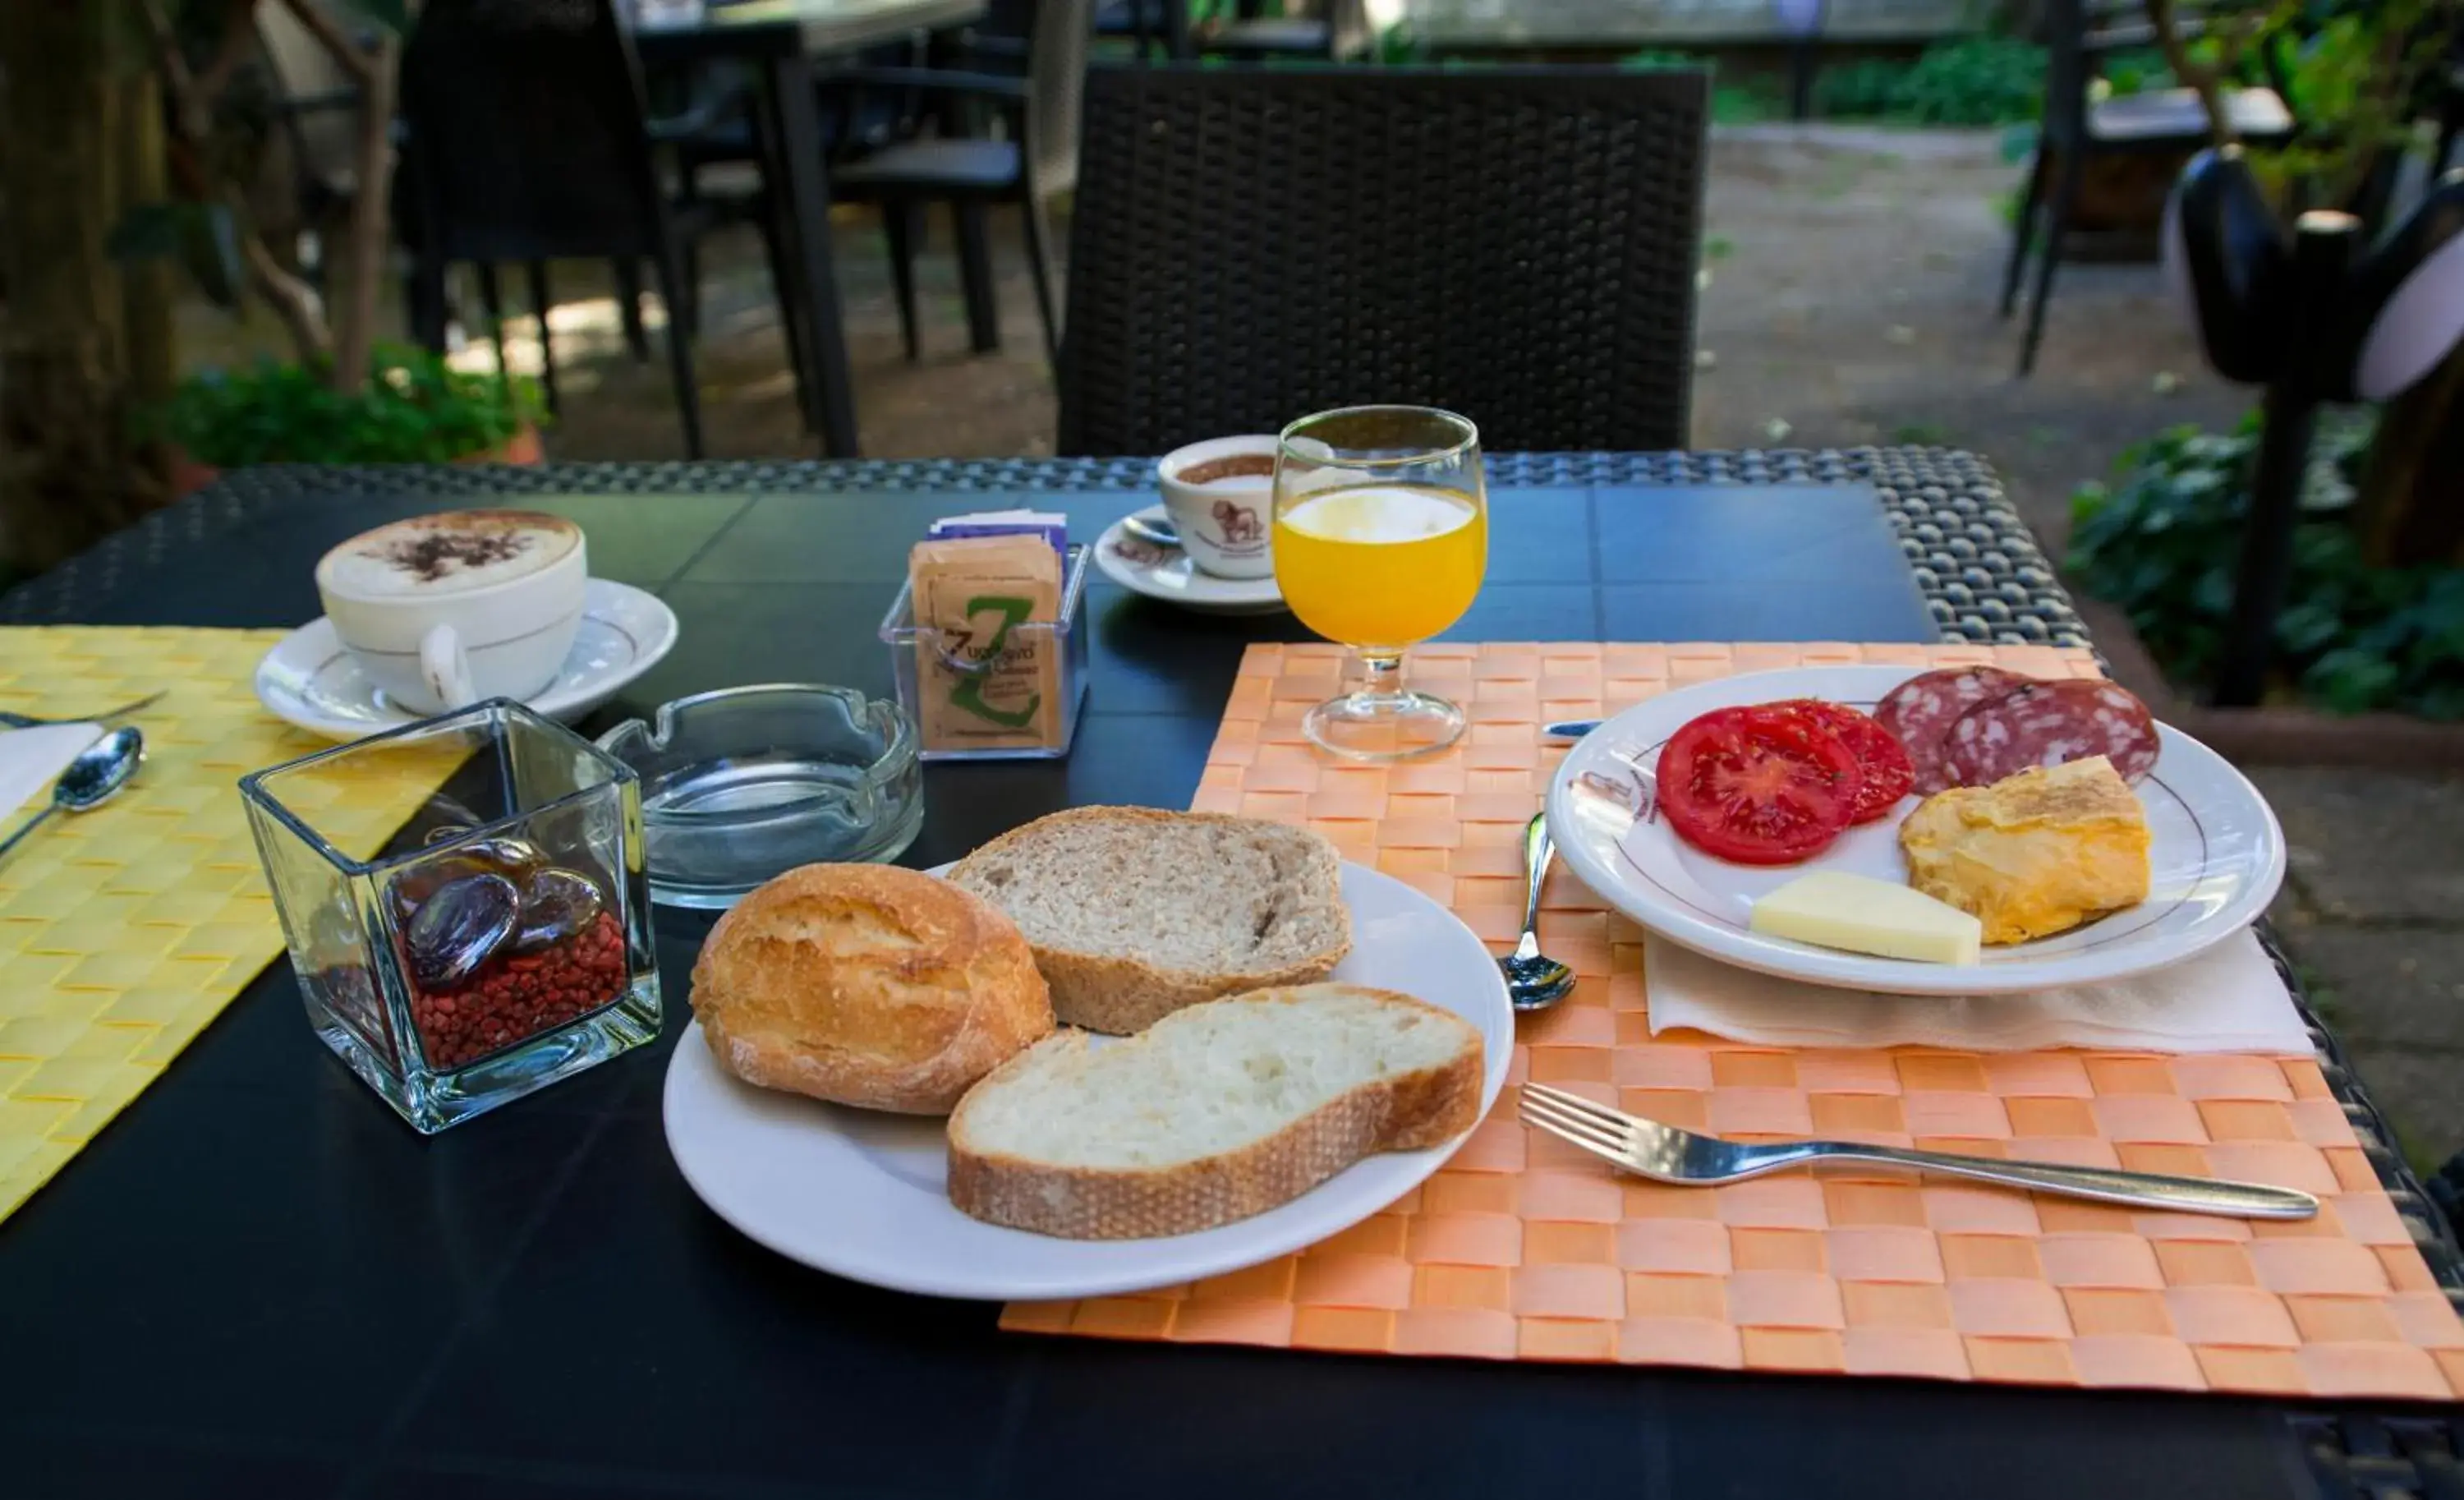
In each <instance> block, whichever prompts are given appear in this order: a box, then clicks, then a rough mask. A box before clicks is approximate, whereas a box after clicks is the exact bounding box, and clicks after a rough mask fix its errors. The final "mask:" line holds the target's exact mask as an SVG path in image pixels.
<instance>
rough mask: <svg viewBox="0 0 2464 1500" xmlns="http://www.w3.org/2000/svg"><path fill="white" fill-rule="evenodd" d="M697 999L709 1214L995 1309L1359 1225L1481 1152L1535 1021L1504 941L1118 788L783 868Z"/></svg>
mask: <svg viewBox="0 0 2464 1500" xmlns="http://www.w3.org/2000/svg"><path fill="white" fill-rule="evenodd" d="M944 875H946V877H947V878H942V876H944ZM693 1007H694V1010H695V1013H696V1019H695V1021H694V1023H693V1026H690V1027H689V1028H688V1029H687V1031H686V1034H685V1036H684V1037H683V1039H682V1040H681V1041H680V1042H679V1043H678V1045H677V1048H676V1051H675V1055H674V1058H673V1060H672V1061H671V1064H670V1067H669V1071H668V1079H667V1092H666V1101H665V1102H666V1117H667V1129H668V1143H669V1148H670V1150H671V1153H672V1154H673V1156H674V1157H675V1159H676V1164H677V1166H678V1167H679V1169H680V1170H681V1171H682V1172H683V1174H684V1177H685V1179H686V1180H687V1182H688V1183H690V1184H691V1185H692V1187H693V1190H694V1192H695V1193H697V1194H698V1195H699V1196H700V1197H701V1199H702V1200H703V1202H707V1203H708V1204H709V1205H710V1206H711V1207H712V1208H713V1209H714V1210H715V1211H716V1212H717V1213H718V1214H719V1216H720V1217H721V1218H724V1219H725V1220H727V1221H728V1222H729V1223H730V1224H734V1225H735V1226H736V1227H737V1229H739V1230H741V1231H742V1232H743V1233H744V1234H746V1235H747V1236H749V1237H750V1238H752V1239H754V1240H756V1241H758V1242H759V1243H760V1244H762V1245H765V1246H769V1247H770V1248H772V1249H774V1250H777V1251H778V1252H780V1253H781V1254H782V1255H785V1256H788V1257H790V1258H791V1259H794V1260H797V1261H801V1262H803V1264H805V1265H808V1266H812V1267H815V1268H819V1269H822V1270H825V1271H830V1272H832V1273H834V1274H838V1275H842V1276H847V1277H849V1278H851V1279H853V1280H857V1281H864V1282H869V1283H872V1284H874V1285H877V1286H883V1287H889V1288H893V1289H896V1290H904V1291H912V1292H919V1293H924V1294H927V1295H934V1296H952V1297H973V1298H986V1299H1011V1298H1017V1299H1030V1300H1031V1299H1042V1298H1058V1297H1078V1296H1094V1295H1101V1294H1105V1293H1110V1292H1119V1291H1132V1290H1145V1289H1149V1288H1155V1287H1166V1286H1174V1285H1177V1284H1180V1283H1184V1282H1189V1281H1194V1280H1198V1279H1199V1278H1202V1277H1206V1276H1211V1275H1216V1274H1220V1273H1221V1272H1224V1271H1229V1270H1235V1269H1238V1268H1242V1267H1244V1266H1250V1265H1254V1264H1256V1263H1258V1262H1260V1261H1264V1260H1269V1259H1272V1258H1273V1257H1275V1256H1277V1255H1282V1254H1286V1253H1288V1252H1290V1251H1292V1250H1296V1249H1300V1248H1302V1247H1304V1246H1309V1245H1311V1244H1314V1243H1315V1242H1317V1241H1319V1240H1322V1239H1325V1238H1326V1237H1328V1236H1329V1235H1331V1234H1334V1233H1336V1232H1337V1231H1339V1230H1342V1229H1344V1228H1346V1227H1348V1226H1350V1225H1351V1224H1355V1223H1358V1222H1359V1221H1360V1220H1362V1219H1365V1218H1368V1217H1369V1216H1370V1215H1372V1214H1375V1213H1376V1212H1377V1211H1378V1210H1379V1209H1382V1208H1384V1207H1386V1206H1387V1205H1388V1204H1390V1203H1392V1202H1395V1201H1396V1200H1397V1199H1398V1198H1400V1197H1402V1196H1403V1195H1404V1194H1405V1193H1407V1192H1409V1191H1410V1190H1411V1189H1412V1188H1413V1187H1414V1186H1416V1185H1417V1184H1419V1181H1420V1180H1422V1179H1424V1178H1426V1177H1427V1176H1428V1175H1429V1174H1430V1173H1432V1172H1434V1171H1436V1170H1437V1168H1438V1167H1439V1166H1440V1165H1441V1163H1442V1162H1443V1161H1444V1160H1445V1158H1447V1157H1448V1156H1450V1155H1451V1154H1452V1153H1453V1152H1454V1150H1455V1149H1456V1148H1457V1147H1458V1146H1459V1145H1461V1143H1462V1141H1463V1136H1465V1135H1467V1134H1468V1133H1469V1131H1470V1129H1471V1128H1472V1126H1473V1125H1474V1124H1476V1123H1477V1122H1478V1121H1479V1120H1480V1118H1481V1117H1482V1116H1484V1115H1485V1114H1486V1113H1487V1111H1488V1109H1489V1106H1490V1105H1491V1104H1493V1103H1494V1102H1495V1101H1496V1098H1497V1094H1498V1092H1499V1090H1500V1089H1501V1088H1502V1087H1503V1085H1504V1083H1505V1080H1506V1070H1507V1063H1508V1061H1509V1059H1510V1056H1511V1053H1512V1049H1513V1041H1514V1022H1513V1012H1512V1010H1511V1009H1510V1007H1509V1006H1508V1004H1507V997H1506V989H1505V984H1504V982H1503V980H1502V979H1501V977H1500V975H1499V973H1498V969H1497V964H1496V962H1495V960H1493V959H1492V958H1491V956H1490V955H1489V953H1488V950H1487V949H1486V947H1485V945H1484V944H1483V943H1482V942H1481V941H1480V939H1479V938H1478V937H1474V936H1473V935H1472V933H1471V932H1470V930H1469V929H1468V928H1466V927H1464V926H1463V923H1462V922H1461V921H1459V920H1457V919H1456V917H1455V916H1454V915H1452V914H1451V913H1449V912H1447V911H1446V910H1445V909H1444V908H1443V907H1441V906H1439V905H1438V904H1437V903H1436V902H1434V901H1432V900H1430V899H1429V898H1428V897H1426V896H1424V895H1422V894H1421V893H1419V892H1418V891H1416V890H1414V889H1413V888H1412V887H1410V886H1408V885H1406V884H1404V883H1403V882H1401V881H1399V880H1396V879H1394V878H1392V877H1391V876H1387V875H1383V874H1379V873H1378V872H1376V871H1372V870H1367V869H1363V868H1361V867H1359V866H1356V865H1348V864H1343V863H1341V862H1340V861H1339V860H1337V859H1336V857H1335V854H1334V851H1333V849H1331V847H1330V846H1328V845H1327V844H1326V843H1325V842H1324V841H1323V840H1321V839H1318V838H1317V837H1316V836H1315V835H1313V834H1309V833H1307V832H1305V831H1303V830H1299V829H1292V828H1287V827H1280V826H1277V825H1272V824H1264V823H1256V822H1252V821H1249V820H1243V819H1235V818H1221V817H1213V816H1207V815H1199V814H1172V813H1156V812H1151V811H1146V810H1144V809H1129V808H1084V809H1077V810H1075V811H1072V812H1067V813H1061V814H1056V815H1054V816H1053V817H1051V818H1046V819H1043V820H1039V822H1037V823H1035V824H1031V825H1029V826H1028V827H1025V828H1023V829H1020V830H1018V831H1017V832H1015V833H1013V834H1010V835H1006V836H1004V837H1003V838H1001V839H998V840H995V841H994V842H993V843H991V844H989V845H986V846H985V847H984V848H983V849H979V850H978V851H977V852H976V853H975V854H973V855H971V856H969V858H968V859H966V860H963V861H960V862H959V863H958V864H957V866H955V867H951V868H950V869H948V870H947V871H941V872H936V874H934V875H925V874H918V873H916V872H914V871H903V870H895V869H890V868H887V867H878V866H815V867H808V868H807V869H806V870H805V871H792V872H790V873H789V874H787V875H784V876H781V877H780V879H779V880H777V881H774V882H772V883H771V885H769V886H766V887H764V888H762V890H760V891H758V892H756V893H754V894H752V895H750V896H748V897H746V898H745V900H744V901H743V902H742V903H740V904H739V905H738V906H737V908H736V909H735V910H734V911H732V912H731V913H730V914H729V915H728V916H727V917H725V918H723V919H722V921H721V922H720V924H719V926H718V928H717V929H715V931H714V932H713V933H712V935H711V938H710V941H709V942H708V943H707V944H706V945H705V947H704V949H703V954H702V958H701V960H700V962H699V963H697V964H696V966H695V969H694V976H693ZM1056 1018H1057V1020H1058V1022H1059V1026H1058V1027H1057V1028H1056V1026H1055V1022H1056Z"/></svg>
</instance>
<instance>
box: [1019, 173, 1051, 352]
mask: <svg viewBox="0 0 2464 1500" xmlns="http://www.w3.org/2000/svg"><path fill="white" fill-rule="evenodd" d="M1019 211H1020V213H1021V214H1023V216H1024V218H1025V220H1026V266H1027V271H1028V274H1029V275H1031V276H1033V277H1034V278H1035V311H1036V316H1037V317H1039V318H1041V319H1043V320H1044V354H1045V358H1046V359H1048V360H1050V361H1051V362H1052V364H1053V365H1054V367H1055V368H1058V367H1059V366H1060V364H1061V314H1060V311H1059V309H1057V308H1056V307H1055V306H1054V305H1053V294H1052V226H1051V225H1049V224H1047V223H1045V218H1044V205H1043V204H1042V203H1041V202H1039V201H1037V199H1036V197H1035V195H1034V194H1033V193H1029V194H1027V195H1026V196H1025V197H1024V198H1023V199H1022V200H1021V201H1020V203H1019Z"/></svg>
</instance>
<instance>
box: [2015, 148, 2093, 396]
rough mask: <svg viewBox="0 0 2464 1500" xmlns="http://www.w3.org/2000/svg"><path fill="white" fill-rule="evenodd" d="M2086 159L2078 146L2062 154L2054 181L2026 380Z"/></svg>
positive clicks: (2023, 367) (2031, 309) (2031, 315)
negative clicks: (2058, 170)
mask: <svg viewBox="0 0 2464 1500" xmlns="http://www.w3.org/2000/svg"><path fill="white" fill-rule="evenodd" d="M2086 156H2087V153H2086V152H2084V151H2082V150H2080V149H2079V147H2078V146H2077V145H2076V144H2074V145H2073V146H2072V147H2071V148H2070V149H2069V150H2066V151H2064V152H2063V153H2062V165H2061V172H2060V175H2059V176H2057V178H2055V180H2054V196H2053V201H2052V202H2051V203H2050V204H2048V205H2047V206H2046V207H2047V212H2046V214H2045V243H2044V246H2043V247H2042V249H2041V250H2040V251H2039V252H2038V253H2039V254H2042V255H2043V256H2044V257H2045V258H2044V259H2042V260H2040V261H2038V262H2037V263H2036V294H2035V298H2032V299H2031V300H2030V302H2029V303H2028V332H2027V336H2026V337H2025V339H2023V340H2022V341H2021V342H2020V344H2019V373H2020V374H2021V375H2022V376H2026V375H2028V374H2030V373H2032V372H2033V371H2034V370H2035V367H2036V345H2037V343H2038V342H2040V341H2041V340H2042V339H2043V338H2044V336H2045V304H2046V303H2047V302H2049V301H2051V300H2053V296H2054V268H2055V267H2057V266H2058V265H2060V264H2061V263H2062V236H2063V235H2064V234H2065V233H2067V232H2069V230H2070V227H2071V211H2072V210H2073V209H2074V208H2076V207H2077V206H2078V204H2079V179H2080V178H2081V177H2082V176H2083V175H2085V169H2086V165H2087V164H2086Z"/></svg>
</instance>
